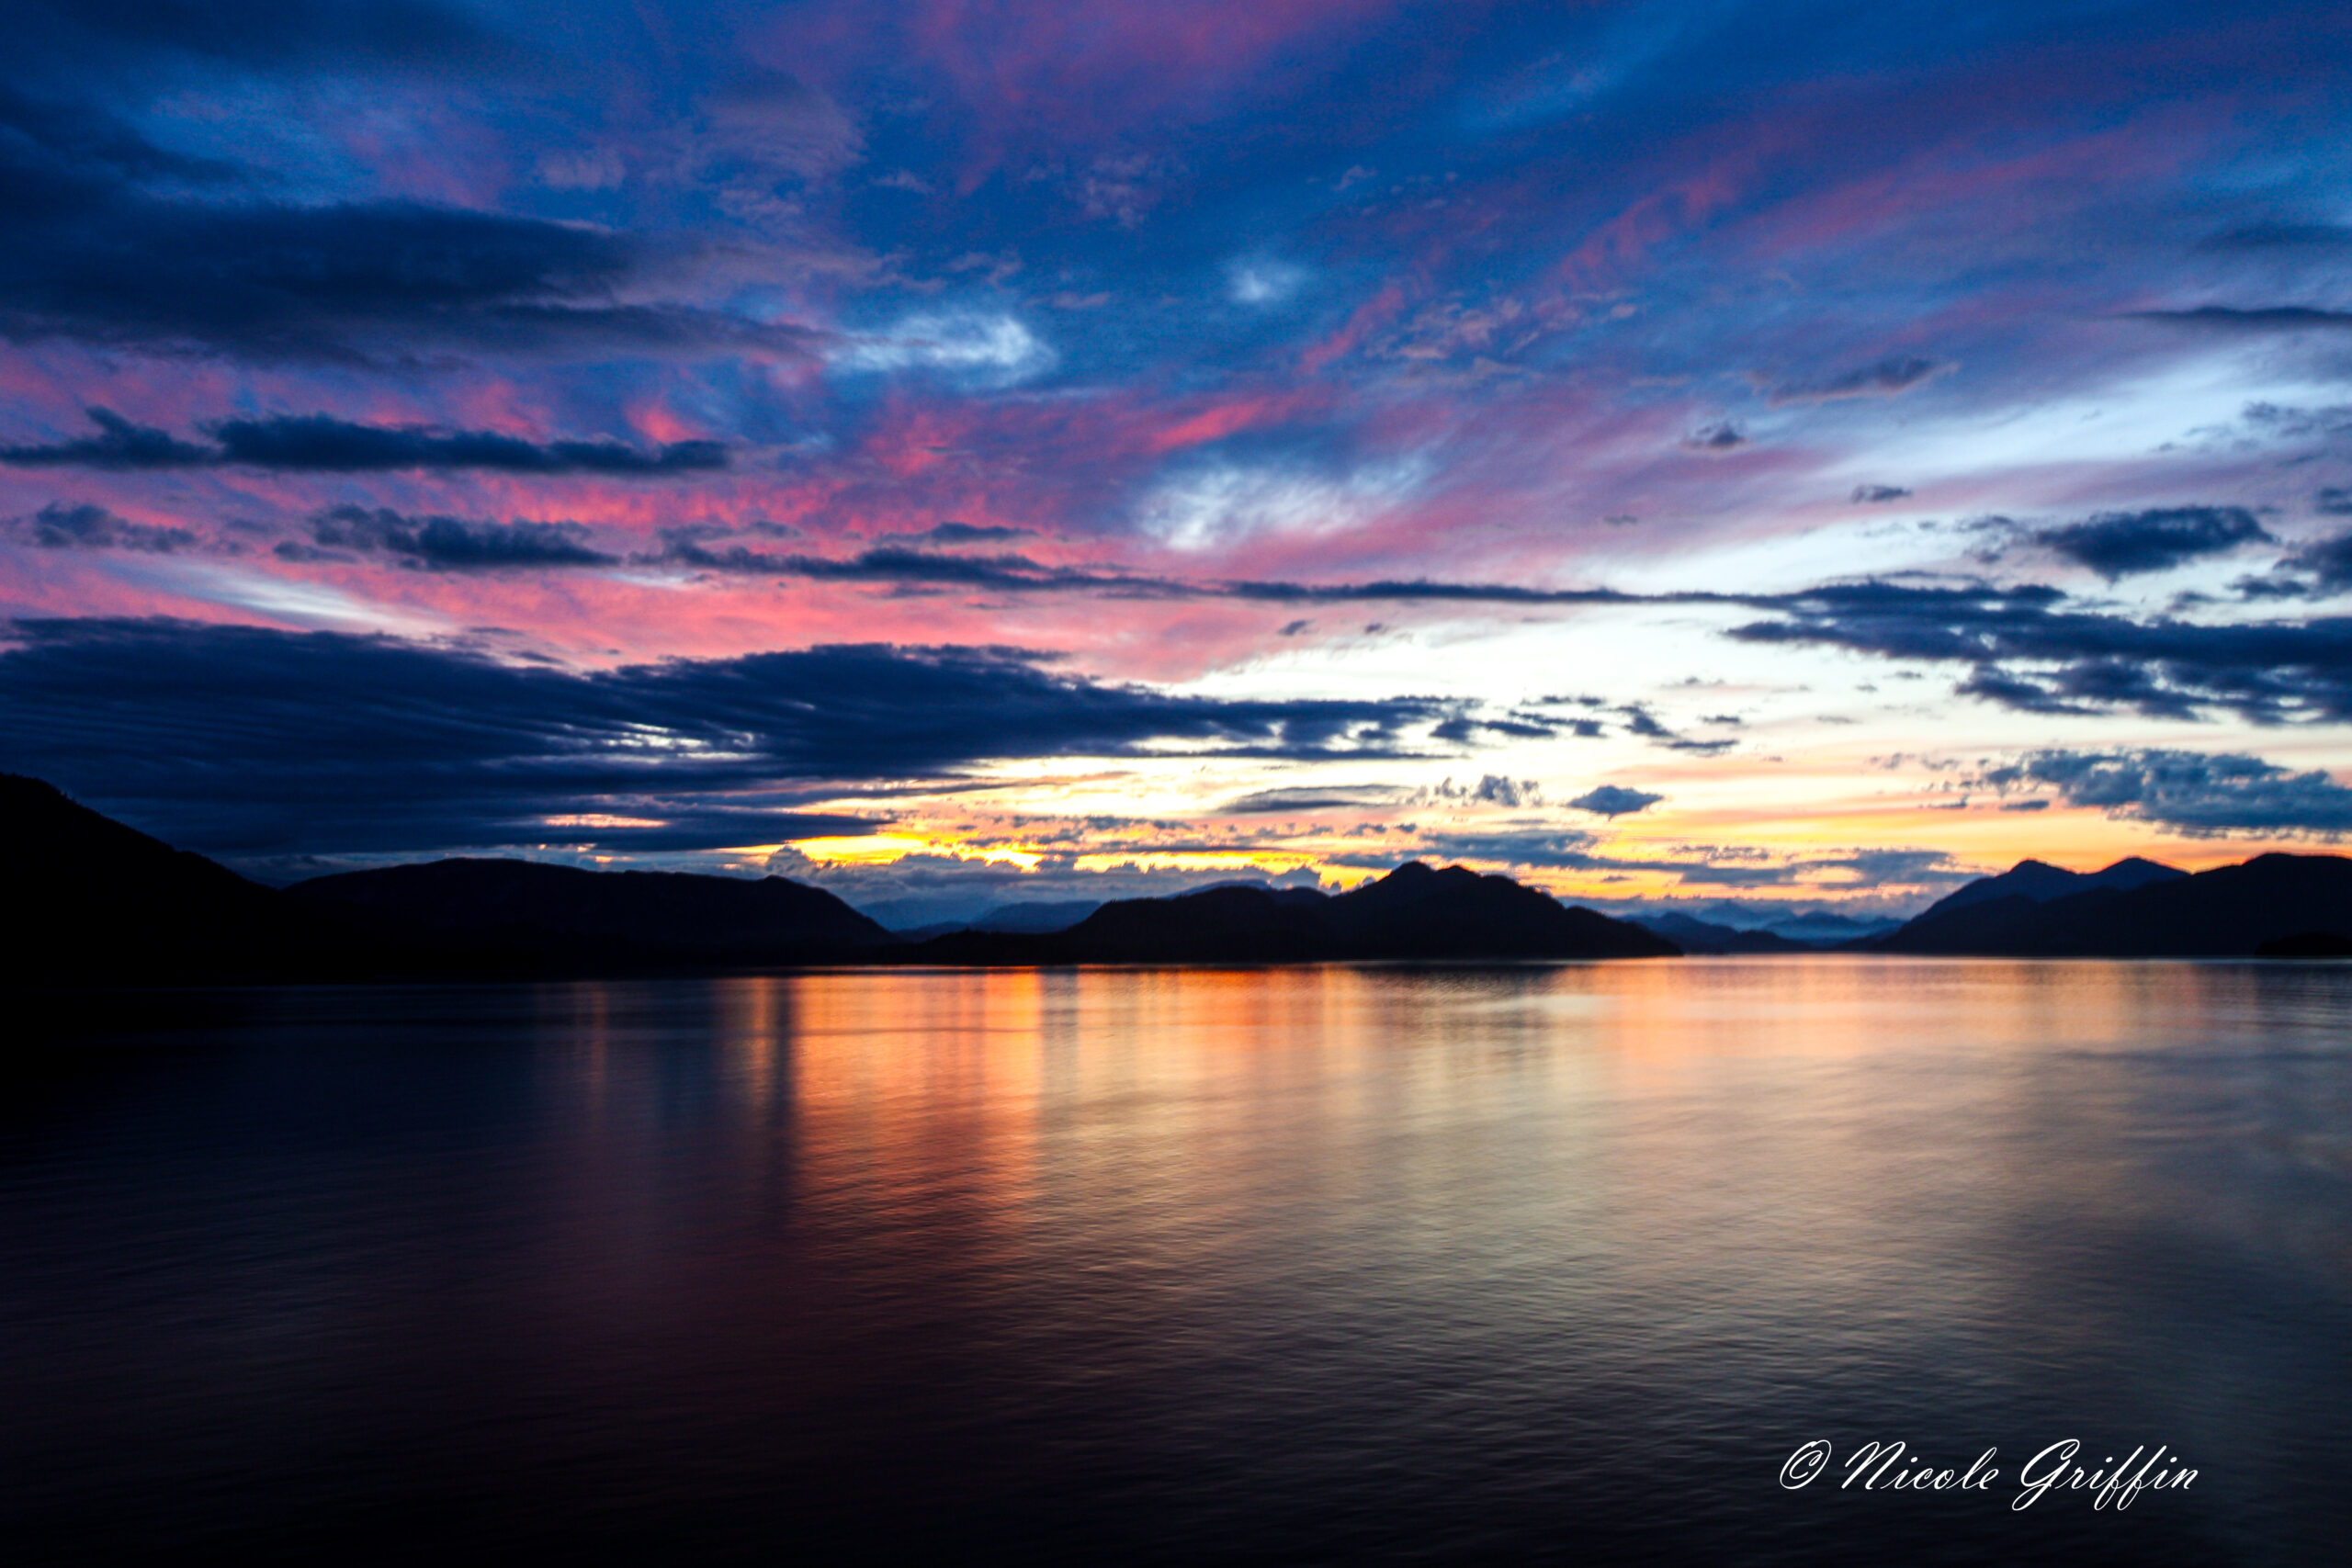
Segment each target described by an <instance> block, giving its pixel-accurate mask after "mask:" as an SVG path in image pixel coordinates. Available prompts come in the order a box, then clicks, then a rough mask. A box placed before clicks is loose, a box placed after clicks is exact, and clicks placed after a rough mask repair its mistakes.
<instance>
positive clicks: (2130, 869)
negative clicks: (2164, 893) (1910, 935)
mask: <svg viewBox="0 0 2352 1568" xmlns="http://www.w3.org/2000/svg"><path fill="white" fill-rule="evenodd" d="M2187 875H2188V873H2187V872H2185V871H2181V870H2179V869H2177V868H2176V867H2173V866H2169V865H2159V864H2157V863H2155V862H2154V861H2152V860H2143V859H2141V858H2140V857H2139V856H2137V855H2134V856H2132V857H2131V859H2130V860H2120V861H2117V862H2116V863H2114V864H2113V865H2110V866H2109V867H2108V868H2107V869H2106V870H2104V871H2090V872H2083V871H2068V870H2066V869H2065V868H2064V866H2056V865H2052V864H2051V863H2049V862H2048V861H2039V860H2021V861H2019V862H2018V863H2017V864H2015V865H2013V866H2011V867H2009V869H2008V870H2007V871H2005V872H2003V873H2001V874H2000V875H1998V876H1980V877H1978V878H1977V879H1976V880H1975V881H1973V882H1972V883H1970V884H1969V885H1968V886H1965V887H1962V888H1960V889H1959V890H1957V891H1956V892H1952V893H1948V894H1946V895H1945V896H1944V897H1941V898H1939V899H1937V900H1936V901H1935V902H1934V903H1932V904H1930V905H1928V907H1927V908H1925V909H1923V910H1921V911H1920V912H1919V914H1918V916H1917V919H1922V920H1924V919H1929V918H1930V917H1932V916H1935V915H1939V914H1942V913H1943V912H1944V911H1946V910H1948V909H1964V908H1968V907H1969V906H1970V905H1972V904H1988V903H1991V902H1993V901H1995V900H1996V899H2000V898H2025V899H2029V900H2030V901H2031V902H2033V903H2036V904H2047V903H2049V902H2050V901H2051V900H2052V899H2053V898H2064V897H2071V896H2072V895H2074V894H2076V893H2087V892H2089V891H2091V890H2092V889H2093V888H2095V887H2114V888H2119V889H2121V890H2123V891H2126V892H2128V891H2130V890H2131V888H2134V887H2143V886H2147V885H2148V884H2149V883H2151V882H2173V881H2177V880H2178V879H2179V878H2181V877H2184V876H2187Z"/></svg>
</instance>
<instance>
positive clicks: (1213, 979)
mask: <svg viewBox="0 0 2352 1568" xmlns="http://www.w3.org/2000/svg"><path fill="white" fill-rule="evenodd" d="M190 1009H191V1010H190V1013H189V1016H188V1018H187V1021H185V1025H184V1026H183V1027H179V1028H153V1027H150V1028H147V1029H146V1030H145V1031H144V1033H143V1036H142V1039H141V1043H140V1048H139V1049H137V1050H135V1051H131V1050H126V1049H121V1048H119V1046H120V1045H127V1044H129V1043H130V1042H128V1041H127V1040H126V1041H123V1042H119V1044H118V1045H117V1046H108V1045H104V1044H99V1043H86V1044H84V1045H81V1046H77V1047H74V1052H76V1053H78V1055H71V1056H66V1057H60V1058H59V1061H58V1064H53V1065H52V1066H53V1070H51V1072H50V1073H49V1075H48V1076H47V1077H44V1078H42V1079H41V1080H40V1082H39V1083H38V1084H36V1085H35V1086H34V1088H33V1089H31V1090H28V1092H25V1093H22V1094H19V1095H18V1096H17V1097H15V1099H14V1100H12V1102H11V1105H10V1109H9V1111H8V1113H7V1116H6V1120H5V1121H0V1139H5V1143H0V1152H5V1156H6V1159H5V1164H0V1177H5V1190H0V1200H5V1201H4V1202H0V1266H5V1267H6V1269H7V1278H9V1279H10V1280H12V1281H13V1282H14V1288H13V1289H12V1291H11V1292H8V1296H7V1302H6V1305H5V1307H0V1332H5V1334H6V1340H5V1343H6V1345H8V1346H9V1347H10V1348H9V1349H8V1350H6V1351H5V1352H0V1358H5V1359H0V1373H5V1381H0V1395H6V1398H7V1400H8V1407H9V1408H12V1409H16V1410H18V1411H20V1412H25V1413H28V1414H27V1416H25V1418H23V1419H22V1420H20V1421H19V1423H18V1424H17V1426H16V1427H15V1429H14V1431H13V1433H12V1434H11V1436H10V1438H9V1440H8V1443H7V1447H6V1452H5V1453H0V1459H5V1460H6V1461H7V1462H8V1464H9V1465H10V1467H11V1473H15V1474H18V1475H22V1476H25V1477H28V1478H29V1479H30V1481H31V1483H32V1484H31V1485H30V1486H29V1487H28V1488H24V1489H20V1490H19V1491H18V1493H17V1495H16V1496H14V1497H12V1498H11V1500H10V1513H11V1518H12V1519H13V1520H14V1523H15V1525H16V1527H17V1529H20V1530H23V1531H28V1532H31V1535H30V1536H29V1537H28V1539H40V1540H51V1541H61V1542H73V1541H82V1542H84V1543H85V1544H87V1545H88V1546H89V1547H90V1548H91V1550H92V1551H93V1552H94V1553H95V1554H96V1555H100V1556H104V1555H107V1554H110V1553H115V1552H119V1551H130V1552H136V1551H142V1550H153V1551H163V1550H164V1546H165V1545H166V1544H168V1543H171V1542H178V1541H185V1540H201V1541H210V1542H213V1543H216V1544H226V1545H233V1546H234V1547H236V1549H238V1550H240V1551H245V1552H247V1553H248V1554H251V1555H258V1556H263V1557H266V1556H269V1555H271V1554H272V1553H283V1554H286V1555H289V1556H300V1555H302V1554H303V1553H305V1552H315V1551H328V1550H334V1551H344V1552H345V1553H346V1554H347V1553H349V1552H350V1551H359V1554H360V1555H368V1553H371V1552H374V1553H379V1554H381V1555H384V1556H388V1557H389V1556H392V1555H398V1554H399V1553H400V1552H402V1551H425V1550H438V1549H441V1548H444V1547H447V1546H448V1545H449V1544H450V1542H451V1541H452V1540H458V1539H460V1538H462V1540H465V1541H466V1542H468V1543H469V1546H472V1545H481V1544H482V1543H489V1544H490V1545H492V1546H495V1547H498V1548H500V1549H503V1550H515V1551H522V1550H533V1551H537V1550H557V1549H560V1550H564V1551H570V1552H571V1553H573V1554H574V1555H585V1556H589V1557H598V1556H604V1555H615V1556H617V1555H627V1554H628V1553H630V1552H641V1551H655V1550H677V1551H686V1552H687V1553H688V1554H689V1555H697V1556H701V1557H707V1558H712V1559H727V1558H732V1557H738V1556H741V1557H743V1558H746V1559H748V1558H751V1557H755V1556H759V1555H760V1554H761V1552H763V1551H772V1550H774V1549H775V1545H776V1543H777V1542H778V1541H779V1540H790V1541H792V1542H795V1543H798V1544H800V1545H809V1544H811V1543H815V1544H819V1545H830V1546H831V1547H836V1548H841V1549H843V1550H848V1549H851V1548H853V1547H856V1546H858V1545H859V1544H860V1543H863V1545H864V1546H865V1547H868V1548H871V1547H874V1546H876V1543H877V1542H878V1543H881V1544H882V1545H890V1544H896V1545H899V1546H902V1547H906V1548H907V1549H909V1550H918V1549H919V1550H922V1551H926V1552H947V1553H950V1554H952V1553H953V1552H954V1551H956V1550H957V1549H958V1548H959V1547H961V1546H967V1545H968V1544H969V1542H970V1541H971V1540H974V1539H976V1537H975V1534H974V1532H996V1533H997V1534H999V1535H1004V1536H1006V1537H1008V1538H1009V1539H1017V1540H1021V1541H1024V1542H1028V1543H1030V1544H1031V1545H1032V1546H1033V1547H1034V1548H1035V1549H1036V1550H1038V1551H1048V1552H1050V1551H1066V1552H1069V1553H1076V1554H1080V1555H1087V1554H1093V1553H1098V1552H1103V1551H1115V1552H1121V1553H1125V1554H1126V1555H1128V1556H1145V1557H1154V1556H1156V1557H1163V1558H1173V1559H1184V1560H1196V1559H1197V1558H1199V1557H1201V1556H1204V1555H1240V1556H1263V1557H1284V1558H1289V1559H1299V1558H1305V1559H1320V1560H1329V1561H1359V1560H1363V1559H1366V1558H1381V1557H1391V1556H1394V1557H1405V1556H1415V1555H1426V1554H1439V1555H1453V1554H1460V1553H1464V1552H1471V1553H1476V1552H1482V1551H1499V1552H1502V1553H1504V1554H1506V1555H1512V1556H1544V1555H1548V1554H1552V1553H1554V1552H1555V1551H1568V1550H1569V1549H1570V1548H1571V1547H1572V1546H1573V1547H1576V1548H1577V1549H1578V1550H1583V1551H1601V1550H1604V1549H1606V1550H1624V1551H1653V1550H1657V1551H1664V1550H1668V1549H1669V1548H1670V1549H1672V1550H1674V1551H1698V1552H1701V1553H1702V1554H1712V1555H1714V1556H1716V1557H1719V1558H1723V1559H1724V1560H1730V1559H1731V1558H1733V1557H1736V1558H1741V1559H1743V1560H1759V1561H1770V1560H1774V1559H1775V1558H1783V1559H1785V1560H1788V1561H1820V1560H1822V1559H1823V1558H1824V1556H1825V1555H1837V1554H1838V1553H1840V1552H1843V1551H1847V1550H1849V1548H1850V1549H1851V1550H1852V1551H1854V1552H1855V1553H1856V1554H1858V1555H1860V1556H1869V1555H1871V1554H1874V1553H1875V1554H1880V1555H1882V1556H1883V1554H1886V1553H1896V1554H1900V1555H1902V1556H1904V1557H1905V1559H1906V1560H1921V1561H1926V1560H1948V1561H1970V1560H1981V1559H1983V1558H1984V1557H1985V1555H1986V1554H1988V1553H1998V1554H1999V1555H2001V1556H2002V1557H2003V1558H2004V1559H2005V1560H2007V1561H2032V1560H2047V1561H2064V1560H2069V1559H2070V1558H2071V1559H2077V1560H2078V1559H2080V1558H2081V1557H2082V1556H2083V1555H2084V1554H2086V1553H2087V1554H2089V1555H2092V1556H2098V1555H2100V1554H2102V1553H2109V1552H2115V1551H2123V1552H2124V1553H2125V1554H2126V1555H2130V1556H2131V1557H2133V1558H2134V1560H2137V1561H2153V1562H2205V1561H2278V1562H2292V1561H2297V1560H2298V1559H2299V1553H2300V1552H2301V1550H2302V1549H2303V1546H2304V1545H2305V1544H2307V1543H2309V1542H2311V1541H2313V1540H2317V1539H2319V1538H2318V1536H2317V1535H2315V1534H2314V1533H2313V1532H2315V1531H2317V1530H2318V1529H2320V1528H2321V1527H2322V1525H2323V1524H2326V1523H2327V1522H2328V1521H2331V1520H2336V1519H2341V1517H2343V1505H2342V1503H2341V1502H2340V1500H2339V1496H2338V1493H2337V1491H2336V1489H2335V1487H2334V1483H2333V1482H2332V1481H2330V1480H2328V1479H2327V1477H2329V1476H2331V1475H2333V1474H2335V1473H2337V1472H2340V1469H2341V1465H2342V1462H2343V1461H2345V1460H2346V1458H2352V1447H2348V1446H2347V1443H2346V1438H2345V1437H2344V1435H2343V1429H2342V1426H2341V1422H2340V1419H2339V1417H2338V1416H2337V1414H2336V1412H2337V1411H2338V1410H2339V1409H2340V1407H2341V1402H2342V1398H2343V1396H2344V1395H2345V1394H2346V1393H2347V1392H2352V1378H2347V1372H2352V1351H2348V1350H2347V1346H2348V1345H2352V1334H2347V1332H2346V1330H2347V1329H2352V1246H2347V1242H2352V1204H2347V1203H2346V1201H2345V1200H2346V1196H2347V1184H2348V1183H2352V1158H2347V1150H2352V1135H2347V1129H2352V1058H2348V1057H2347V1046H2346V1042H2347V1038H2352V1036H2347V1032H2346V1024H2347V1023H2348V1022H2352V968H2346V967H2339V966H2333V965H2303V966H2297V965H2289V964H2097V963H2090V964H2005V963H1974V962H1950V961H1925V962H1917V963H1911V962H1900V961H1885V960H1877V961H1872V960H1863V959H1848V958H1839V957H1821V958H1807V959H1794V960H1758V959H1740V960H1723V961H1691V962H1684V963H1676V964H1669V963H1632V964H1594V965H1581V966H1578V965H1570V966H1544V965H1526V966H1519V967H1501V968H1488V969H1471V968H1404V967H1399V968H1348V967H1327V968H1299V969H1276V970H1254V971H1232V972H1214V971H1154V970H1085V971H1001V972H904V971H893V972H885V973H880V974H876V973H870V972H860V973H839V974H809V975H799V976H745V977H736V978H728V979H719V980H711V981H678V982H658V983H657V982H646V983H628V984H602V985H579V986H542V987H458V988H415V989H410V990H394V991H382V992H365V991H308V992H283V993H274V994H273V993H248V994H243V995H230V994H216V995H215V996H213V997H211V998H208V999H207V1000H206V1001H205V1004H204V1006H203V1007H202V1008H197V1007H195V1005H194V1003H193V1002H191V1004H190ZM59 1064H62V1065H59ZM77 1064H78V1065H77ZM304 1432H308V1433H312V1434H315V1435H317V1436H316V1440H312V1441H308V1442H293V1443H290V1444H289V1442H288V1436H289V1434H296V1433H304ZM2068 1435H2073V1436H2076V1437H2079V1438H2083V1439H2084V1440H2085V1441H2086V1443H2093V1444H2096V1443H2102V1442H2111V1443H2120V1444H2122V1445H2124V1446H2125V1447H2127V1448H2128V1447H2129V1446H2130V1445H2131V1444H2132V1443H2134V1442H2143V1441H2163V1442H2165V1443H2168V1444H2170V1445H2171V1446H2172V1447H2173V1448H2174V1449H2175V1450H2190V1451H2192V1457H2193V1458H2194V1459H2195V1460H2196V1461H2199V1462H2200V1463H2201V1465H2202V1469H2203V1478H2202V1479H2200V1481H2199V1489H2198V1490H2197V1491H2195V1492H2193V1493H2191V1494H2188V1495H2180V1496H2166V1497H2150V1498H2143V1499H2142V1501H2141V1502H2140V1503H2139V1504H2138V1505H2136V1506H2135V1507H2134V1509H2133V1511H2132V1512H2131V1515H2130V1516H2129V1517H2125V1518H2120V1519H2119V1518H2118V1517H2115V1516H2113V1515H2110V1514H2106V1513H2094V1512H2092V1511H2091V1510H2089V1509H2088V1508H2087V1506H2064V1507H2062V1506H2060V1504H2059V1502H2058V1501H2057V1500H2055V1499H2053V1500H2052V1501H2050V1502H2047V1503H2045V1504H2043V1505H2042V1506H2041V1507H2040V1508H2039V1509H2038V1510H2036V1511H2035V1512H2033V1513H2032V1514H2030V1515H2024V1516H2019V1515H2014V1514H2012V1513H2010V1512H2009V1510H2008V1509H2007V1495H2008V1492H2009V1491H2010V1490H2011V1489H2010V1488H2008V1487H2006V1486H2005V1487H2004V1488H2002V1489H2001V1494H2002V1495H2001V1496H2000V1497H1998V1498H1996V1499H1977V1498H1968V1499H1962V1498H1957V1497H1951V1496H1928V1497H1923V1498H1916V1499H1914V1498H1903V1499H1890V1498H1887V1497H1883V1496H1866V1495H1860V1494H1856V1493H1839V1492H1838V1491H1836V1490H1835V1489H1833V1488H1830V1487H1826V1486H1824V1487H1816V1488H1815V1489H1812V1490H1808V1491H1805V1492H1803V1493H1792V1492H1786V1491H1783V1490H1781V1488H1780V1487H1779V1486H1778V1485H1777V1483H1776V1482H1775V1480H1774V1477H1775V1474H1776V1472H1777V1468H1778V1466H1779V1464H1780V1462H1781V1460H1782V1459H1783V1458H1785V1457H1786V1455H1787V1454H1788V1452H1789V1451H1790V1450H1792V1448H1793V1447H1794V1445H1795V1444H1797V1443H1798V1442H1800V1441H1803V1440H1805V1439H1807V1438H1815V1437H1819V1438H1827V1439H1831V1440H1833V1441H1835V1442H1837V1443H1838V1444H1839V1445H1840V1446H1843V1445H1845V1444H1847V1443H1849V1442H1852V1441H1860V1440H1862V1439H1864V1438H1874V1437H1894V1438H1903V1439H1905V1440H1906V1441H1908V1442H1909V1443H1911V1444H1912V1445H1913V1446H1914V1447H1915V1448H1916V1449H1918V1450H1923V1451H1924V1452H1925V1453H1926V1455H1927V1457H1928V1458H1931V1459H1934V1460H1936V1461H1938V1462H1949V1463H1952V1464H1955V1465H1964V1464H1965V1463H1966V1462H1967V1461H1969V1460H1971V1459H1973V1457H1974V1456H1975V1454H1976V1453H1977V1452H1978V1451H1980V1450H1982V1449H1984V1448H1985V1447H1988V1446H1995V1445H1997V1446H1999V1447H2000V1449H2001V1451H2002V1453H2003V1454H2005V1455H2008V1456H2010V1461H2008V1462H2013V1461H2016V1460H2018V1459H2022V1458H2023V1457H2024V1456H2025V1455H2026V1454H2027V1453H2030V1452H2031V1451H2032V1450H2034V1449H2036V1448H2039V1447H2041V1445H2042V1444H2044V1443H2046V1442H2048V1441H2051V1440H2052V1439H2054V1438H2061V1437H2064V1436H2068ZM2101 1451H2104V1450H2101ZM126 1497H130V1498H135V1499H136V1500H137V1501H136V1503H135V1506H127V1505H125V1503H124V1501H123V1500H124V1499H125V1498H126ZM918 1497H920V1498H922V1499H928V1500H929V1501H927V1502H926V1503H924V1504H923V1506H912V1504H911V1503H910V1499H913V1498H918ZM357 1515H366V1516H367V1517H372V1518H376V1519H378V1520H379V1527H380V1528H379V1529H376V1530H375V1532H374V1533H373V1534H371V1535H369V1536H368V1539H367V1540H365V1541H361V1542H359V1543H358V1544H357V1546H356V1547H355V1545H354V1542H353V1540H352V1539H351V1537H350V1536H349V1534H348V1530H347V1521H348V1520H349V1519H351V1518H352V1517H356V1516H357ZM388 1518H389V1519H393V1520H396V1521H398V1522H397V1523H393V1524H381V1521H382V1520H384V1519H388ZM1570 1523H1573V1525H1574V1529H1568V1526H1569V1524H1570ZM2330 1528H2332V1526H2331V1527H2330ZM1735 1543H1736V1551H1734V1550H1733V1547H1734V1545H1735Z"/></svg>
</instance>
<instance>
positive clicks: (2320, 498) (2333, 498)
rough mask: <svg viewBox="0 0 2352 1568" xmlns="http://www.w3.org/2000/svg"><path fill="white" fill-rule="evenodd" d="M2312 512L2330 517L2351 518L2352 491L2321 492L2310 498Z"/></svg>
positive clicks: (2330, 490)
mask: <svg viewBox="0 0 2352 1568" xmlns="http://www.w3.org/2000/svg"><path fill="white" fill-rule="evenodd" d="M2312 511H2314V512H2320V513H2326V514H2327V515H2328V516H2330V517H2352V490H2337V489H2329V490H2324V491H2320V492H2319V493H2318V494H2317V495H2315V496H2313V497H2312Z"/></svg>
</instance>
